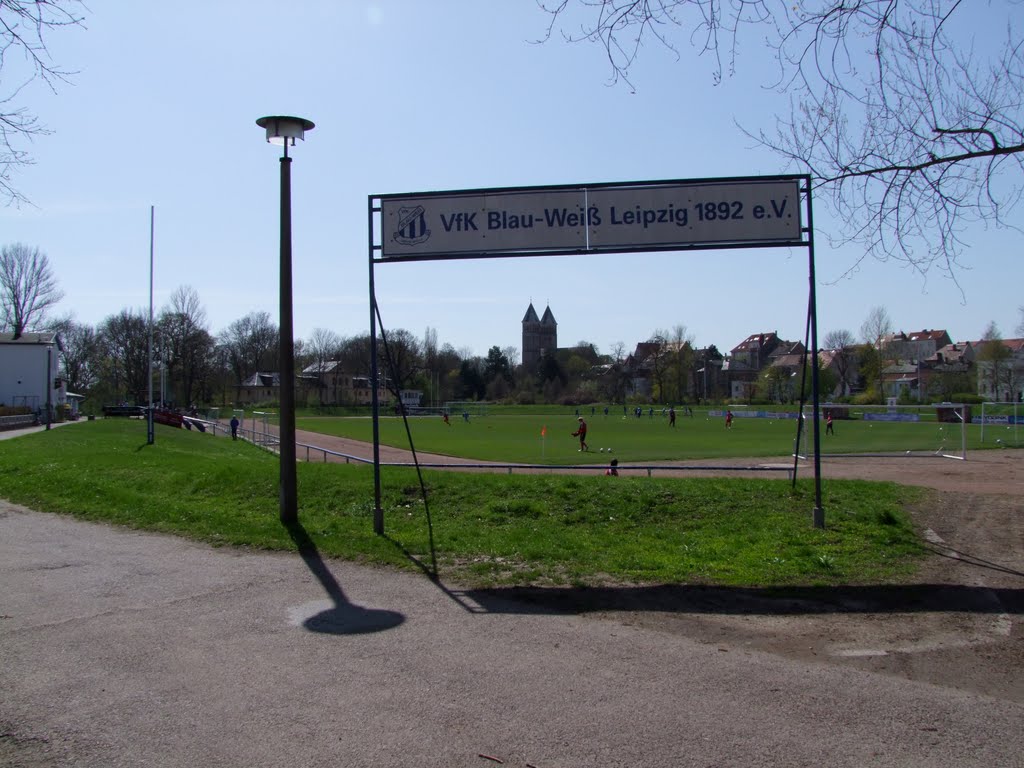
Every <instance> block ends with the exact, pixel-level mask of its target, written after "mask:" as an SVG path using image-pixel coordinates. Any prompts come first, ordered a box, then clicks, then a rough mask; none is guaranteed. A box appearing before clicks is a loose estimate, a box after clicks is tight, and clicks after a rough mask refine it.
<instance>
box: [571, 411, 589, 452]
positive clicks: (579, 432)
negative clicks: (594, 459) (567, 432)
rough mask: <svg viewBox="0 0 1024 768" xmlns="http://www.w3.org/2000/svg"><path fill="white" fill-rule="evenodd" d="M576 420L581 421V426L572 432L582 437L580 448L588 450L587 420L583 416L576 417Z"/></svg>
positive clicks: (575, 435) (574, 435)
mask: <svg viewBox="0 0 1024 768" xmlns="http://www.w3.org/2000/svg"><path fill="white" fill-rule="evenodd" d="M576 421H578V422H579V423H580V426H579V429H577V430H576V431H575V432H573V433H572V436H573V437H578V438H579V439H580V450H581V451H585V450H587V422H585V421H584V420H583V417H582V416H580V417H579V418H578V419H576Z"/></svg>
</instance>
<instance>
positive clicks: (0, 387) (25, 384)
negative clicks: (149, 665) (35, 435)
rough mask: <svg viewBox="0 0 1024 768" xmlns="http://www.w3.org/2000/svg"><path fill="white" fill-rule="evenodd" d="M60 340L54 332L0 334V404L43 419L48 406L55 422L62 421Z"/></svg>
mask: <svg viewBox="0 0 1024 768" xmlns="http://www.w3.org/2000/svg"><path fill="white" fill-rule="evenodd" d="M61 351H62V350H61V346H60V338H59V337H58V336H57V334H56V333H49V332H47V333H23V334H21V336H19V337H18V338H17V339H15V338H14V334H11V333H0V405H6V406H10V407H25V408H28V409H29V410H30V411H31V412H32V413H36V414H39V416H40V418H41V419H43V420H45V418H46V412H47V406H49V409H50V411H49V412H50V418H51V419H52V420H54V421H56V420H57V419H58V417H60V418H63V414H64V413H65V405H70V406H71V407H72V408H74V409H75V410H77V403H78V400H77V399H76V398H72V399H71V401H70V402H69V400H68V391H67V387H66V386H65V384H64V382H63V380H61V378H60V377H59V375H58V372H59V370H60V353H61Z"/></svg>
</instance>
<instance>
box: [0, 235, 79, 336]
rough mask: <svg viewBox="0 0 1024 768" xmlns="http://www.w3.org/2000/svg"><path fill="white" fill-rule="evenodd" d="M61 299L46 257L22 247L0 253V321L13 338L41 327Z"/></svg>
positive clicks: (9, 246)
mask: <svg viewBox="0 0 1024 768" xmlns="http://www.w3.org/2000/svg"><path fill="white" fill-rule="evenodd" d="M63 297H64V294H63V293H62V292H61V291H60V289H59V288H58V287H57V278H55V277H54V276H53V272H52V271H51V270H50V260H49V259H48V258H47V256H46V254H45V253H42V252H41V251H40V250H39V249H38V248H31V247H29V246H27V245H23V244H22V243H14V244H13V245H5V246H4V247H3V248H2V249H0V312H2V313H3V315H2V317H0V320H2V321H3V326H4V327H5V328H9V329H10V331H11V332H12V333H13V334H14V338H16V339H17V338H18V337H19V336H21V334H22V333H24V332H25V331H26V330H28V328H29V327H30V326H31V324H33V323H35V324H36V325H40V324H42V323H43V321H44V320H45V318H46V313H47V311H48V310H49V309H51V308H52V307H53V306H54V305H56V304H57V302H59V301H60V300H61V299H62V298H63Z"/></svg>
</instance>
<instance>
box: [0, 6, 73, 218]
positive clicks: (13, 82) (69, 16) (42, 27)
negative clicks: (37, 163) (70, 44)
mask: <svg viewBox="0 0 1024 768" xmlns="http://www.w3.org/2000/svg"><path fill="white" fill-rule="evenodd" d="M84 9H85V6H84V5H83V4H82V3H81V1H80V0H0V75H2V79H0V82H2V90H0V198H5V199H6V202H7V203H21V202H25V197H24V195H22V194H21V192H19V191H18V190H17V188H16V187H15V186H14V181H13V172H14V171H15V170H16V169H17V168H20V167H23V166H26V165H31V164H32V158H31V157H30V155H29V154H28V152H27V151H26V150H25V149H24V146H25V143H26V142H30V141H32V140H33V139H34V138H36V137H37V136H43V135H46V134H48V133H49V131H48V130H47V129H46V128H45V127H44V126H43V125H42V124H41V123H40V122H39V119H38V118H37V117H36V116H35V115H34V114H32V113H31V112H29V111H28V109H26V108H25V107H19V106H18V97H19V96H20V94H21V93H22V91H23V89H24V88H26V87H27V86H28V85H29V83H32V82H40V81H41V82H43V83H45V84H46V86H47V87H48V88H49V89H50V90H51V91H53V92H56V91H57V86H58V85H59V84H60V83H62V82H66V81H67V79H68V77H69V76H70V75H71V74H73V73H71V72H69V71H67V70H65V69H63V68H61V67H60V66H59V65H57V64H55V63H54V62H53V60H52V58H51V57H50V51H49V49H48V48H47V46H46V40H45V37H46V35H47V34H48V33H50V32H52V31H54V30H56V29H60V28H62V27H73V26H82V21H83V19H84V14H83V12H84Z"/></svg>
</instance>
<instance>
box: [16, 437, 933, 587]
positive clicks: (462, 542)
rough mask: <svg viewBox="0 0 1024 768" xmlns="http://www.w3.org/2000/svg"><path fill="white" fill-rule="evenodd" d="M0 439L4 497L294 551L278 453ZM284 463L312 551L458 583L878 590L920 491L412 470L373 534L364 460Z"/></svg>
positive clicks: (388, 487)
mask: <svg viewBox="0 0 1024 768" xmlns="http://www.w3.org/2000/svg"><path fill="white" fill-rule="evenodd" d="M438 421H440V420H438ZM475 426H479V425H475V424H472V425H467V426H466V433H467V434H469V429H470V428H471V427H475ZM550 428H551V427H550V426H549V429H550ZM455 429H456V427H455V426H453V427H452V430H455ZM563 431H564V429H563ZM565 437H566V440H567V441H568V435H566V436H565ZM449 439H454V438H449ZM0 446H2V449H0V497H2V498H5V499H8V500H10V501H13V502H15V503H18V504H23V505H25V506H27V507H30V508H32V509H36V510H39V511H44V512H55V513H65V514H71V515H75V516H77V517H80V518H84V519H88V520H96V521H107V522H111V523H116V524H119V525H125V526H131V527H135V528H140V529H146V530H153V531H161V532H165V533H173V534H176V535H181V536H188V537H190V538H194V539H197V540H200V541H205V542H209V543H211V544H214V545H235V546H251V547H260V548H267V549H280V550H294V549H295V541H294V540H293V538H292V537H291V536H290V535H289V533H288V531H287V530H286V529H285V528H284V527H283V526H282V525H281V524H280V523H279V521H278V466H279V465H278V459H277V457H276V456H275V455H274V454H271V453H267V452H265V451H263V450H261V449H259V448H257V447H255V446H253V445H252V444H250V443H247V442H243V441H237V442H234V441H232V440H230V439H225V438H223V437H214V436H212V435H210V434H201V433H198V432H194V431H193V432H189V431H185V430H179V429H172V428H170V427H165V426H161V425H157V427H156V441H155V443H154V444H153V445H147V444H146V426H145V423H144V422H142V421H140V420H115V419H104V420H98V421H95V422H82V423H78V424H71V425H67V426H63V427H60V428H58V429H53V430H50V431H42V432H37V433H34V434H31V435H27V436H23V437H18V438H16V439H13V440H7V441H4V442H3V443H0ZM297 473H298V497H299V520H300V522H301V524H302V526H303V528H304V530H305V532H306V533H307V534H308V537H309V539H310V540H312V542H313V543H314V544H315V546H316V547H317V549H318V550H319V551H320V553H321V554H322V555H324V556H325V557H341V558H346V559H349V560H355V561H360V562H367V563H377V564H384V565H389V566H395V567H403V568H416V567H419V566H417V565H415V564H414V562H413V560H412V559H411V558H415V559H416V560H418V561H419V563H421V564H426V565H430V566H431V567H433V564H434V563H435V562H436V564H437V571H438V575H439V576H440V577H441V578H442V579H444V580H446V581H449V582H451V583H457V584H464V585H487V584H522V585H525V584H533V585H544V584H587V585H597V584H608V583H630V584H636V583H672V584H676V583H690V584H693V583H701V584H724V585H756V586H771V585H780V586H781V585H827V584H848V583H856V584H863V583H886V582H891V581H894V580H895V581H900V580H904V579H906V578H907V577H908V575H909V574H912V573H913V571H914V569H915V567H916V564H917V562H918V559H919V557H920V555H921V554H922V553H923V551H924V550H923V549H922V547H921V546H920V544H919V541H918V539H917V537H916V535H915V534H914V532H913V529H912V526H911V524H910V522H909V517H908V515H907V513H906V508H907V506H908V505H910V504H914V503H920V502H921V501H922V500H923V499H924V498H925V492H924V491H922V490H921V489H916V488H907V487H901V486H897V485H895V484H892V483H873V482H864V481H838V480H837V481H829V482H826V483H824V487H823V505H824V507H825V509H826V510H827V518H826V519H827V527H826V528H825V529H824V530H822V529H815V528H813V527H812V525H811V509H812V507H813V498H814V493H813V486H812V483H811V481H809V480H801V481H799V482H798V483H797V486H796V488H795V489H794V488H792V487H791V485H790V483H789V482H788V481H786V480H782V479H780V480H774V479H766V480H761V479H756V480H747V479H734V478H714V479H697V478H657V477H655V478H648V477H643V476H641V477H618V478H609V477H604V476H603V475H558V474H545V475H527V474H517V475H507V474H505V473H495V474H479V473H463V472H444V471H427V472H424V477H425V479H426V483H427V489H428V495H427V498H426V502H424V499H423V498H422V497H421V495H420V487H419V483H418V480H417V474H416V472H415V471H414V470H409V469H389V470H388V471H387V472H386V473H383V474H384V477H383V481H384V488H383V497H382V503H381V505H382V509H383V511H384V519H385V526H386V531H387V534H388V535H387V536H386V537H384V536H377V535H375V534H374V533H373V525H372V520H373V512H372V508H373V479H372V476H373V475H372V470H371V469H370V468H369V467H367V466H365V465H356V464H352V465H347V464H318V463H305V462H300V463H299V465H298V467H297Z"/></svg>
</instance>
